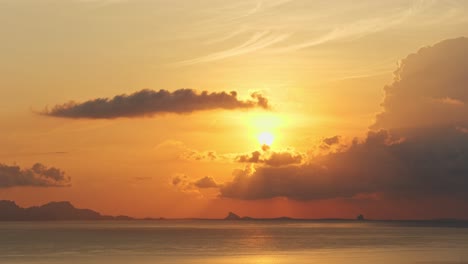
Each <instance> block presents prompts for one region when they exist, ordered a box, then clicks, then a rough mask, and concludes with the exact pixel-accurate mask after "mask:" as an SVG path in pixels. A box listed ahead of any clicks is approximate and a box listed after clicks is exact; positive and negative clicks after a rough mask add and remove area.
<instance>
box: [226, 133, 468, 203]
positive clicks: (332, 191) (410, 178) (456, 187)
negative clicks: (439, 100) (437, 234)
mask: <svg viewBox="0 0 468 264" xmlns="http://www.w3.org/2000/svg"><path fill="white" fill-rule="evenodd" d="M447 133H448V130H446V129H441V130H439V131H438V132H433V133H431V135H426V136H425V137H421V138H417V139H413V140H411V141H405V140H399V139H396V138H393V137H392V136H391V135H390V134H389V133H388V132H387V131H386V130H382V131H378V132H369V134H368V136H367V138H366V139H365V140H364V141H362V142H359V141H357V140H355V141H354V142H353V143H352V144H351V146H349V148H348V149H347V150H345V151H342V152H335V153H328V154H326V155H323V156H317V157H313V158H311V161H309V162H307V163H306V164H303V165H299V166H292V165H289V166H283V167H271V166H258V167H256V168H254V169H252V168H251V167H249V168H248V169H246V170H240V171H236V172H235V173H234V179H233V180H232V181H230V182H227V183H225V184H223V185H222V186H221V188H220V193H221V196H222V197H228V198H236V199H246V200H255V199H268V198H274V197H288V198H291V199H296V200H314V199H332V198H337V197H341V198H352V197H354V196H357V195H361V196H362V194H374V193H384V194H386V195H388V196H392V195H396V196H399V197H411V196H415V195H416V196H437V195H446V196H456V197H459V198H463V199H466V198H468V192H467V191H466V190H467V189H468V135H466V134H464V133H460V132H459V131H457V130H455V129H452V130H451V133H449V134H447ZM436 139H437V141H435V140H436Z"/></svg>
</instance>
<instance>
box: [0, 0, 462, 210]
mask: <svg viewBox="0 0 468 264" xmlns="http://www.w3.org/2000/svg"><path fill="white" fill-rule="evenodd" d="M467 9H468V3H466V2H465V1H462V0H459V1H457V0H443V1H429V0H414V1H409V0H406V1H377V2H376V1H360V2H359V3H352V2H351V1H333V2H330V1H307V0H274V1H262V0H257V1H254V0H241V1H236V2H235V3H228V2H226V1H215V0H206V1H201V2H200V1H197V2H196V3H195V2H193V1H188V0H187V1H183V0H177V1H166V0H155V1H140V0H134V1H130V0H114V1H113V0H65V1H59V0H44V1H34V0H24V1H16V0H0V34H1V38H2V41H1V42H2V44H0V47H1V49H0V57H1V58H2V60H1V61H0V70H1V72H2V73H3V74H2V78H1V80H0V105H1V106H2V110H1V111H0V199H11V200H15V201H16V202H17V203H18V204H19V205H22V206H30V205H38V204H42V203H46V202H49V201H58V200H69V201H71V202H72V203H73V204H74V205H76V206H77V207H80V208H91V209H94V210H97V211H99V212H102V213H105V214H113V215H117V214H125V215H131V216H136V217H160V216H164V217H223V216H224V215H226V214H227V212H229V211H234V212H237V213H238V214H240V215H250V216H256V217H276V216H283V215H288V216H294V217H314V218H315V217H318V218H320V217H351V218H354V217H355V216H356V215H357V214H359V213H364V214H365V215H366V216H368V217H370V218H372V217H373V218H439V217H460V218H468V214H467V213H463V212H468V210H466V209H468V202H467V197H468V194H467V193H466V191H464V190H466V189H463V188H464V187H468V179H467V178H466V175H468V168H467V167H466V164H468V156H467V154H466V151H467V148H468V139H467V135H468V133H467V132H466V131H468V129H467V128H468V125H467V119H466V116H468V115H467V114H468V112H467V105H466V104H467V103H468V90H467V87H468V80H467V79H466V77H464V76H468V72H467V69H468V67H467V66H468V58H467V54H468V52H467V50H468V40H466V39H461V38H460V37H463V36H467V35H468V20H467V19H466V12H467V11H468V10H467ZM437 43H440V44H437ZM422 47H428V48H425V49H422V50H420V49H421V48H422ZM410 54H413V55H411V56H409V55H410ZM405 58H406V59H405ZM384 87H386V88H385V89H384ZM182 89H185V90H182ZM160 90H163V91H160ZM202 91H206V93H204V94H202ZM231 91H235V92H236V93H235V94H234V93H231ZM120 95H125V96H120ZM114 96H120V97H117V98H114ZM98 98H108V100H97V99H98ZM70 101H73V102H74V103H72V104H69V103H68V102H70ZM265 143H266V144H267V145H269V146H267V147H265V146H263V149H262V144H265ZM37 163H39V164H43V165H44V166H45V167H44V166H35V164H37ZM464 164H465V165H464ZM15 168H16V169H15ZM51 168H52V169H51ZM68 177H69V179H68ZM462 209H463V210H462Z"/></svg>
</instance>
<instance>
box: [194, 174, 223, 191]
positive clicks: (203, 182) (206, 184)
mask: <svg viewBox="0 0 468 264" xmlns="http://www.w3.org/2000/svg"><path fill="white" fill-rule="evenodd" d="M193 184H194V185H195V187H197V188H200V189H205V188H216V187H218V184H217V183H216V181H215V180H214V179H213V178H212V177H208V176H206V177H203V178H201V179H199V180H196V181H195V182H194V183H193Z"/></svg>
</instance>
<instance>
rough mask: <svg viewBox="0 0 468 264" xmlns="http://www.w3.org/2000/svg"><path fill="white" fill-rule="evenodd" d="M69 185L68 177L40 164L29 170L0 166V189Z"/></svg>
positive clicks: (61, 172) (59, 171) (58, 170)
mask: <svg viewBox="0 0 468 264" xmlns="http://www.w3.org/2000/svg"><path fill="white" fill-rule="evenodd" d="M69 185H70V177H67V176H65V173H64V172H63V171H61V170H60V169H57V168H54V167H46V166H44V165H42V164H40V163H36V164H34V165H33V166H32V167H31V168H29V169H21V168H20V167H18V166H9V165H5V164H0V188H10V187H16V186H36V187H63V186H69Z"/></svg>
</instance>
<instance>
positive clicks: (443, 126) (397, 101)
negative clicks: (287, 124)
mask: <svg viewBox="0 0 468 264" xmlns="http://www.w3.org/2000/svg"><path fill="white" fill-rule="evenodd" d="M467 99H468V40H467V39H466V38H459V39H453V40H446V41H443V42H441V43H438V44H436V45H434V46H432V47H426V48H423V49H421V50H420V51H418V52H417V53H415V54H412V55H410V56H408V57H407V58H406V59H404V60H403V61H402V62H401V65H400V66H399V68H398V69H397V70H396V71H395V80H394V82H393V83H392V84H390V85H388V86H386V87H385V98H384V102H383V104H382V107H383V110H382V112H381V113H379V114H378V115H377V117H376V121H375V123H374V124H373V126H372V129H373V130H370V131H369V132H368V134H367V136H366V137H365V138H364V139H362V140H359V139H354V140H353V141H352V142H351V143H350V144H348V145H347V146H346V147H340V148H336V149H335V150H334V151H322V152H320V153H318V154H315V155H313V154H311V156H309V157H308V158H307V162H304V163H302V164H299V165H286V166H268V165H266V164H263V163H259V162H258V161H260V160H262V158H261V155H260V156H259V155H258V153H257V154H255V155H253V154H252V155H250V156H246V157H242V158H239V160H241V159H242V161H245V162H251V163H254V164H256V165H255V166H253V165H249V166H247V167H246V169H244V170H237V171H235V172H234V174H233V179H232V180H231V181H228V182H226V183H224V184H221V185H220V187H219V190H220V196H221V197H227V198H234V199H244V200H256V199H269V198H274V197H288V198H290V199H296V200H316V199H334V198H350V199H356V197H359V199H363V197H364V198H365V199H367V198H366V197H375V196H376V194H378V196H379V197H386V198H392V197H393V198H396V197H398V198H399V199H410V198H428V199H429V198H437V197H444V198H449V199H459V200H462V201H467V200H468V191H467V190H468V134H467V132H466V131H467V129H466V127H468V122H467V119H468V112H467V108H466V107H467V104H466V103H467ZM342 144H343V143H342V142H341V140H340V138H339V137H332V138H326V139H324V140H323V141H322V143H321V145H320V146H324V147H325V148H330V146H337V145H342ZM260 154H261V153H260ZM253 161H257V162H253Z"/></svg>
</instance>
